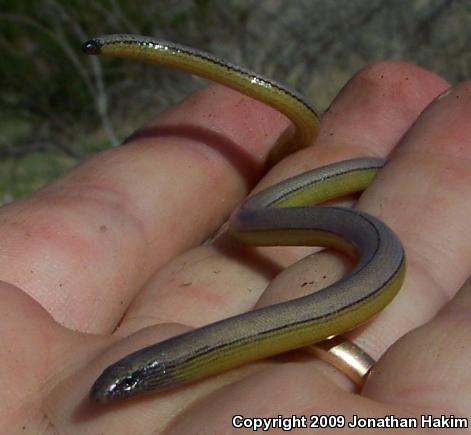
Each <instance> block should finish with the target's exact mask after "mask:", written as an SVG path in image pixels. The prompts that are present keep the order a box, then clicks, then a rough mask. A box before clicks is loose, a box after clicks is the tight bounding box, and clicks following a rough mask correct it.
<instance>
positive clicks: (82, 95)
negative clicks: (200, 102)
mask: <svg viewBox="0 0 471 435" xmlns="http://www.w3.org/2000/svg"><path fill="white" fill-rule="evenodd" d="M105 33H136V34H144V35H150V36H155V37H160V38H164V39H169V40H172V41H176V42H179V43H182V44H186V45H190V46H194V47H197V48H200V49H203V50H207V51H210V52H212V53H214V54H217V55H219V56H221V57H223V58H225V59H228V60H231V61H232V62H235V63H240V64H242V65H244V66H247V67H249V68H251V69H253V70H255V71H257V72H260V73H262V74H264V75H266V76H268V77H272V78H274V79H276V80H278V81H280V82H282V83H286V84H289V85H290V86H291V87H293V88H296V89H297V90H298V91H300V92H301V93H302V94H304V95H305V96H306V97H307V99H309V100H310V101H312V102H313V104H314V106H315V107H316V108H317V109H318V110H319V111H322V110H324V109H325V108H326V107H327V106H328V105H329V102H330V101H331V100H332V98H333V97H334V96H335V95H336V93H337V92H338V91H339V90H340V88H341V87H342V86H343V85H344V84H345V83H346V81H347V80H348V79H349V78H350V77H351V76H352V75H353V74H354V73H355V72H356V71H358V70H359V69H360V68H362V67H363V66H365V65H366V64H367V63H369V62H372V61H375V60H379V59H402V60H407V61H411V62H414V63H417V64H420V65H422V66H423V67H426V68H428V69H430V70H432V71H434V72H436V73H438V74H441V75H443V76H444V77H445V78H447V79H448V80H449V81H450V82H451V83H456V82H458V81H461V80H464V79H467V78H470V77H471V50H470V49H471V1H470V0H160V1H159V0H141V1H129V0H94V1H91V2H85V1H79V0H68V1H61V0H35V1H34V0H14V1H13V0H12V1H8V0H0V44H1V45H0V47H1V58H0V82H1V83H2V87H1V89H2V92H1V94H0V111H1V113H0V203H6V202H9V201H11V200H13V199H14V198H17V197H21V196H24V195H28V194H29V193H30V192H32V191H34V190H36V189H38V188H39V187H41V186H43V185H44V184H46V183H47V182H48V181H49V180H51V179H53V178H55V177H57V176H59V175H60V174H61V173H62V172H64V171H65V170H67V169H68V168H70V167H71V166H73V165H75V164H77V162H79V161H80V160H81V159H83V158H84V157H85V156H86V155H88V154H91V153H95V152H97V151H99V150H102V149H104V148H107V147H109V146H113V145H117V144H119V143H120V142H121V141H122V140H123V138H125V137H126V136H128V135H129V134H130V133H131V132H132V131H133V130H134V129H135V128H137V127H138V126H140V125H141V124H143V123H144V122H145V121H146V120H147V119H149V118H151V117H153V116H155V115H156V114H157V113H158V112H159V111H161V110H163V109H165V107H167V106H168V105H170V104H172V103H175V102H177V101H178V100H180V99H182V98H183V97H184V96H185V95H187V94H188V93H190V92H191V91H193V90H195V89H196V88H198V87H201V86H203V85H204V81H202V80H200V79H197V78H194V77H189V76H188V75H186V74H183V73H178V72H175V71H169V70H166V69H164V68H159V67H156V66H153V65H149V64H141V63H138V62H131V61H128V60H121V59H100V58H97V57H88V56H85V55H83V54H82V53H81V50H80V45H81V43H82V42H83V41H84V40H86V39H88V38H89V37H92V36H95V35H99V34H105Z"/></svg>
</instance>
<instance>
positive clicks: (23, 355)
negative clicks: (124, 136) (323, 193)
mask: <svg viewBox="0 0 471 435" xmlns="http://www.w3.org/2000/svg"><path fill="white" fill-rule="evenodd" d="M446 87H447V84H446V83H445V82H444V81H443V80H442V79H440V78H438V77H436V76H434V75H433V74H431V73H429V72H427V71H424V70H422V69H420V68H418V67H415V66H413V65H409V64H404V63H397V62H383V63H379V64H375V65H372V66H369V67H367V68H365V69H364V70H363V71H361V72H360V73H359V74H357V75H356V76H355V77H354V78H353V79H352V80H351V81H350V82H349V83H348V85H347V86H346V87H345V88H344V89H343V90H342V92H341V93H340V94H339V96H338V97H337V98H336V100H335V101H334V103H333V105H332V106H331V108H330V109H329V111H327V113H326V114H324V116H323V119H322V130H321V134H320V136H319V138H318V140H317V144H316V145H315V146H313V147H310V148H308V149H304V150H302V151H300V152H298V153H296V154H295V155H292V156H290V157H288V158H286V159H285V160H283V161H282V162H280V163H279V164H278V165H277V166H276V167H274V168H273V169H272V170H271V171H270V172H269V173H268V174H267V175H266V176H265V177H264V178H263V180H262V181H261V183H260V184H259V185H258V186H257V189H261V188H263V187H266V186H268V185H270V184H272V183H274V182H276V181H279V180H282V179H284V178H287V177H289V176H292V175H295V174H297V173H301V172H304V171H306V170H308V169H311V168H313V167H318V166H322V165H324V164H328V163H331V162H335V161H339V160H344V159H348V158H354V157H360V156H366V155H368V156H381V157H386V156H390V157H389V164H388V165H387V167H386V168H385V169H384V170H382V171H381V174H380V175H379V176H378V177H377V180H375V182H374V184H373V185H372V186H371V187H370V188H368V190H367V191H366V192H365V194H363V195H362V197H361V200H360V201H359V202H358V204H357V206H358V207H360V208H362V209H363V210H365V211H368V212H370V213H372V214H374V215H376V216H378V217H380V218H381V219H383V220H384V221H385V222H386V223H387V224H389V225H390V226H391V227H392V228H393V229H394V230H395V232H396V233H397V234H398V235H399V237H400V238H401V240H402V241H403V243H404V245H405V249H406V255H407V264H408V270H407V275H406V281H405V284H404V287H403V289H402V290H401V292H400V293H399V295H398V296H397V297H396V299H395V300H394V301H393V302H392V304H391V305H390V306H388V307H387V308H386V310H384V311H383V312H382V313H381V314H380V315H379V316H378V317H377V318H376V319H374V320H373V321H372V322H370V323H369V324H368V325H367V326H365V327H363V328H361V329H360V330H357V331H355V332H353V333H351V334H350V335H349V336H350V338H351V339H353V340H355V342H357V343H358V344H359V345H361V347H362V348H363V349H365V350H366V351H367V352H368V353H370V354H371V355H372V356H374V357H376V358H379V357H380V356H382V355H383V353H384V352H385V351H386V350H387V349H388V348H389V351H388V352H387V353H386V354H385V355H384V356H383V357H382V358H381V360H380V361H379V362H378V364H377V365H376V366H375V369H374V370H373V372H372V374H371V376H370V377H369V379H368V380H367V382H366V384H365V387H364V390H363V392H362V395H357V394H353V386H352V385H351V384H350V383H349V381H348V380H347V379H346V378H345V377H344V375H343V374H341V373H339V372H338V371H336V370H335V369H333V368H332V367H330V366H328V365H326V364H325V363H323V362H322V361H319V360H316V359H315V358H312V357H309V356H307V355H305V354H302V353H300V352H298V353H292V354H289V355H285V356H283V357H280V358H274V359H272V360H266V361H262V362H259V363H256V364H251V365H248V366H246V367H242V368H240V369H237V370H232V371H230V372H228V373H225V374H223V375H220V376H216V377H213V378H211V379H208V380H205V381H202V382H198V383H196V384H194V385H191V386H188V387H184V388H181V389H178V390H175V391H170V392H166V393H161V394H156V395H151V396H147V397H142V398H136V399H133V400H129V401H123V402H119V403H112V404H109V405H106V406H100V405H97V404H93V403H90V402H89V400H88V392H89V389H90V387H91V385H92V384H93V381H94V380H95V379H96V377H97V376H98V375H99V374H100V373H101V371H102V370H103V368H105V367H106V366H108V365H109V364H111V363H112V362H114V361H116V360H117V359H119V358H120V357H121V356H124V355H125V354H128V353H130V352H132V351H134V350H136V349H138V348H141V347H143V346H145V345H148V344H150V343H153V342H156V341H160V340H162V339H165V338H167V337H170V336H172V335H175V334H178V333H181V332H184V331H186V330H188V329H189V328H193V327H198V326H201V325H204V324H206V323H209V322H213V321H216V320H220V319H223V318H226V317H228V316H230V315H234V314H238V313H241V312H244V311H246V310H250V309H252V308H253V307H254V306H257V307H260V306H263V305H269V304H272V303H275V302H280V301H282V300H286V299H289V298H292V297H296V296H298V295H300V294H301V292H303V293H305V292H306V291H314V290H316V289H317V288H321V287H324V286H325V285H326V284H328V283H331V282H333V281H335V280H336V279H338V278H339V276H341V275H342V274H343V273H344V272H345V270H346V269H347V268H348V263H347V262H346V260H345V259H344V258H343V257H342V256H340V255H337V254H335V253H333V252H331V251H325V252H322V253H319V254H317V255H316V261H317V267H316V270H313V271H312V275H311V276H308V277H305V276H302V277H300V282H298V283H292V282H286V281H285V280H284V278H283V274H281V275H279V277H277V278H276V279H274V278H275V276H276V275H277V274H278V273H279V272H280V271H281V270H282V269H284V268H285V267H287V266H289V265H290V264H291V263H292V262H293V261H296V260H298V259H300V258H302V257H304V256H306V255H307V254H308V253H310V252H311V250H310V249H305V248H269V249H268V248H257V249H252V248H245V247H242V246H240V245H237V244H236V243H235V242H232V241H231V240H230V238H229V237H227V236H225V235H222V236H219V237H218V238H216V240H215V241H213V242H212V243H208V244H204V245H200V244H201V243H202V242H203V241H204V240H206V239H207V238H208V236H209V235H211V234H212V233H213V232H214V231H215V230H216V229H217V228H218V226H219V225H220V224H221V223H222V222H224V221H225V220H226V218H227V216H228V215H229V213H230V212H231V211H232V210H233V209H234V208H235V207H236V206H237V205H238V204H239V203H240V201H241V200H242V199H243V198H244V197H245V196H246V194H247V193H248V190H250V188H251V187H252V186H253V184H254V182H255V181H257V180H258V179H260V177H261V176H262V175H263V168H264V164H263V162H264V160H265V158H266V156H267V154H268V152H269V150H270V148H271V147H272V146H273V144H274V143H275V142H276V140H277V138H278V137H279V136H280V135H281V134H282V133H283V131H284V130H285V129H286V128H287V127H288V121H287V120H286V119H285V118H284V117H283V116H282V115H280V114H278V113H277V112H275V111H273V110H272V109H270V108H268V107H266V106H264V105H262V104H260V103H257V102H254V101H253V100H251V99H249V98H246V97H244V96H241V95H240V94H238V93H236V92H233V91H231V90H228V89H225V88H222V87H220V86H211V87H209V88H206V89H204V90H203V91H200V92H198V93H196V94H194V95H193V96H191V97H190V98H188V99H187V100H186V101H185V102H183V103H182V104H180V105H178V106H176V107H173V108H171V109H170V110H168V111H167V112H166V113H164V114H163V115H162V116H160V117H159V119H158V120H157V121H156V122H154V123H152V124H151V125H150V126H148V127H146V128H144V129H141V130H140V132H138V134H136V135H135V136H134V138H133V139H132V140H131V141H130V142H129V143H128V144H127V145H126V146H123V147H120V148H114V149H110V150H108V151H106V152H104V153H101V154H100V155H97V156H95V157H92V158H90V159H89V160H87V161H85V162H84V163H83V164H82V165H80V166H79V167H78V168H76V169H74V170H73V171H72V172H70V173H69V174H67V175H65V176H64V177H63V178H61V179H60V180H57V181H56V182H54V183H52V184H51V185H50V186H48V187H47V188H45V189H43V190H41V191H40V192H38V193H36V194H35V195H33V196H32V197H31V198H28V199H24V200H20V201H17V202H16V203H13V204H10V205H8V206H6V207H3V209H2V210H1V211H0V217H1V218H0V222H1V225H0V238H1V242H0V247H1V252H2V254H3V261H2V262H1V264H0V277H1V278H2V280H3V283H2V285H1V286H0V292H1V300H2V303H1V306H0V309H1V310H2V313H1V315H0V322H1V327H0V331H1V333H2V337H1V341H0V342H1V343H2V346H1V347H0V352H1V354H0V356H1V360H2V362H3V364H2V366H3V370H2V371H1V376H2V386H3V388H2V390H1V393H0V394H1V396H2V403H3V405H2V409H1V411H0V427H1V428H2V429H1V432H2V433H23V434H26V433H34V434H36V433H39V432H41V431H44V432H46V433H47V431H49V432H58V433H73V434H82V433H84V434H85V433H87V434H90V433H110V434H111V433H112V434H119V433H123V434H129V433H172V434H173V433H177V434H178V433H184V434H188V433H191V434H193V433H194V434H196V433H205V434H208V433H209V434H211V433H215V434H216V433H217V434H220V433H230V432H231V431H235V432H240V430H237V431H236V430H235V429H233V428H232V426H231V423H232V416H233V415H236V414H239V415H244V416H246V417H249V416H257V417H270V416H272V417H273V416H275V417H276V416H278V415H280V414H281V415H283V416H285V417H289V416H291V415H293V414H295V415H299V416H301V415H305V416H310V415H321V414H336V415H345V416H346V419H347V420H351V416H352V414H357V415H359V416H362V417H371V416H378V417H379V416H385V415H391V414H393V415H396V416H398V417H414V416H419V415H420V414H434V415H437V416H439V415H440V414H454V415H455V416H457V417H468V418H469V417H471V416H470V411H469V406H466V403H469V398H467V395H468V394H469V393H468V391H469V382H470V380H469V375H468V370H467V368H468V361H469V357H470V355H469V352H467V349H470V348H471V346H467V345H466V344H467V341H468V340H469V339H468V337H469V336H470V334H469V326H468V325H467V323H468V322H467V318H468V316H467V311H468V310H467V304H470V305H471V294H470V293H471V288H469V286H468V288H463V289H462V290H461V291H460V292H459V294H458V295H457V296H456V297H454V295H455V293H456V292H457V291H458V290H459V288H460V287H461V285H462V284H463V282H464V281H465V280H466V279H467V277H468V276H469V274H470V263H471V261H470V260H471V252H470V251H471V248H470V247H469V246H471V244H470V243H469V242H470V240H469V239H470V236H469V230H468V229H467V222H468V221H467V219H468V215H469V212H470V210H469V207H470V203H471V202H470V201H469V198H470V194H471V192H470V187H469V186H470V185H471V183H470V182H469V181H470V180H469V179H470V177H471V171H470V170H469V159H470V154H471V147H470V146H468V144H469V143H470V139H471V127H469V122H468V118H469V113H470V109H471V87H470V85H469V83H464V84H461V85H459V86H457V87H455V88H454V89H453V90H452V91H451V93H450V94H449V95H447V96H445V97H443V98H440V99H437V100H435V101H433V102H432V104H431V105H430V107H428V108H427V110H426V111H425V112H424V113H422V114H421V115H420V116H419V114H420V112H421V111H422V110H423V109H424V108H425V107H426V106H427V105H428V104H429V103H430V102H431V101H432V99H433V98H434V97H435V96H436V95H438V94H439V93H440V92H442V91H444V90H445V89H446ZM403 136H404V137H403ZM401 138H402V139H401ZM198 245H200V246H198ZM271 281H273V283H272V284H271V285H270V287H269V288H268V289H267V290H266V291H265V287H266V286H267V285H268V284H269V283H270V282H271ZM311 281H312V282H313V283H312V284H311V285H308V286H302V283H303V282H311ZM28 295H30V296H28ZM450 300H451V302H449V301H450ZM35 301H38V302H39V303H40V304H41V305H42V306H43V307H45V309H43V308H41V307H40V305H39V304H38V303H37V302H35ZM46 310H47V311H48V312H49V313H51V315H52V316H53V317H54V318H55V319H56V321H57V322H59V323H57V322H56V321H55V320H53V318H52V317H51V316H50V315H49V314H48V313H47V311H46ZM439 310H441V311H440V313H439V314H438V315H437V312H438V311H439ZM432 318H433V320H432V321H430V322H429V323H427V324H426V325H425V326H422V327H421V328H420V329H415V328H417V327H418V326H420V325H423V324H424V323H426V322H428V321H429V320H430V319H432ZM61 324H62V325H65V326H61ZM68 328H71V329H73V330H75V331H83V332H74V331H72V330H71V329H68ZM409 331H412V332H411V333H410V334H408V335H407V336H406V337H403V338H401V339H400V337H401V336H403V335H404V334H405V333H407V332H409ZM91 333H96V334H100V335H92V334H91ZM267 393H268V394H267ZM307 423H308V424H309V420H308V422H307ZM304 432H305V430H299V433H304ZM294 433H296V431H294Z"/></svg>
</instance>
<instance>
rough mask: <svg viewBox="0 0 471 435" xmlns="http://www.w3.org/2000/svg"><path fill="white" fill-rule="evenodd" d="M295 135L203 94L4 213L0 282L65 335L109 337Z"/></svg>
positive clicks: (239, 99) (225, 92)
mask: <svg viewBox="0 0 471 435" xmlns="http://www.w3.org/2000/svg"><path fill="white" fill-rule="evenodd" d="M236 126H237V128H236ZM287 127H288V121H287V120H286V119H285V118H284V117H283V116H282V115H280V114H279V113H278V112H276V111H274V110H273V109H271V108H269V107H267V106H265V105H263V104H261V103H258V102H255V101H253V100H252V99H249V98H246V97H244V96H242V95H240V94H239V93H236V92H234V91H231V90H229V89H226V88H223V87H221V86H212V87H210V88H207V89H205V90H203V91H201V92H199V93H197V94H195V95H194V96H192V97H190V98H188V99H187V100H185V101H184V102H183V103H182V104H181V105H179V106H178V107H176V108H173V109H171V110H169V111H168V112H167V113H165V114H164V115H163V116H162V117H161V118H160V119H159V120H158V121H157V122H155V123H153V124H151V125H150V126H149V127H147V128H146V129H144V130H143V131H141V132H140V133H139V134H137V135H135V137H134V139H132V140H131V141H129V142H128V143H127V145H126V146H122V147H119V148H114V149H111V150H108V151H105V152H103V153H101V154H98V155H96V156H94V157H92V158H90V159H88V160H87V161H85V162H84V163H83V164H81V165H80V166H79V167H77V168H76V169H74V170H73V171H71V172H70V173H69V174H67V175H65V176H64V177H63V178H61V179H60V180H57V181H56V182H55V183H53V184H51V185H50V186H48V187H46V188H45V189H43V190H41V191H40V192H38V193H36V194H35V195H33V196H32V197H31V198H28V199H24V200H22V201H17V202H16V203H13V204H11V205H9V206H7V207H4V208H3V209H2V210H1V211H0V240H1V243H0V246H1V251H0V252H1V255H2V257H1V258H2V260H3V261H0V277H1V278H2V279H3V280H5V281H7V282H10V283H13V284H15V285H17V286H18V287H20V288H22V289H24V291H26V292H27V293H28V294H30V295H32V296H33V297H34V298H35V299H36V300H37V301H39V302H40V303H41V304H42V305H43V306H44V307H45V308H46V309H47V310H48V311H49V312H50V313H51V314H52V315H53V316H54V318H55V319H57V320H58V321H59V322H61V323H62V324H64V325H67V326H69V327H71V328H74V329H80V330H85V331H101V332H104V331H109V330H111V329H113V328H114V327H115V325H116V323H117V321H118V319H119V318H120V317H121V316H122V313H123V312H124V310H125V309H126V306H127V304H128V302H129V301H130V300H131V299H132V297H133V295H134V294H135V293H136V292H137V291H138V289H139V288H140V287H141V286H142V285H143V283H144V282H145V281H146V280H147V279H148V277H149V276H150V274H151V273H152V272H153V271H155V270H156V269H157V268H158V267H160V266H161V265H162V264H163V263H165V262H167V261H168V260H169V259H170V258H172V257H173V256H174V255H175V254H176V253H178V252H181V251H183V250H184V249H186V248H188V247H189V246H193V245H195V244H198V243H200V242H201V241H202V240H204V239H205V238H206V237H207V235H208V234H210V233H211V232H213V231H214V230H215V229H216V228H217V227H218V226H219V225H220V224H221V222H223V221H224V220H225V219H226V218H227V216H228V214H229V213H230V211H231V210H232V209H233V208H234V206H235V204H236V203H237V202H239V201H240V200H241V198H242V197H243V196H244V195H246V192H247V188H248V185H250V184H251V183H252V181H253V180H254V179H256V178H257V177H258V176H260V174H261V173H262V172H263V162H264V159H265V157H266V156H267V154H268V152H269V150H270V148H271V147H272V145H273V143H275V142H276V140H277V137H278V136H279V135H280V134H282V132H283V131H284V130H285V129H286V128H287ZM242 156H243V158H242Z"/></svg>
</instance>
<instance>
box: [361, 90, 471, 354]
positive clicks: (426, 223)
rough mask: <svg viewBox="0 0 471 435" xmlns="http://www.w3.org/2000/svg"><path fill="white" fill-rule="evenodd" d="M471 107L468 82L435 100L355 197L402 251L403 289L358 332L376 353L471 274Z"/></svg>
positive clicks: (436, 306)
mask: <svg viewBox="0 0 471 435" xmlns="http://www.w3.org/2000/svg"><path fill="white" fill-rule="evenodd" d="M470 110H471V92H470V86H469V83H462V84H460V85H458V86H456V87H454V88H452V89H451V90H450V92H448V93H447V94H446V95H443V96H441V97H440V98H438V99H436V100H435V101H434V102H433V103H432V104H431V105H430V106H429V107H428V108H427V109H426V110H425V111H424V112H423V113H422V114H421V116H420V117H419V119H418V120H417V122H416V123H415V124H414V126H413V127H412V128H411V130H410V131H409V132H408V133H407V135H406V136H405V137H404V139H403V140H402V141H401V144H400V146H399V147H398V148H397V150H396V152H395V154H394V156H393V159H392V160H391V162H390V164H389V165H388V166H387V168H386V170H385V171H384V172H382V173H381V175H380V179H379V180H378V181H379V182H378V183H375V184H374V185H373V186H372V189H369V190H368V191H367V192H366V195H364V196H363V197H362V199H361V201H360V204H359V206H360V207H362V208H363V209H365V210H366V211H369V212H371V213H372V214H374V215H377V216H379V217H380V218H381V219H384V220H385V221H386V223H388V224H390V225H391V227H392V228H393V229H394V230H395V231H396V232H397V233H398V235H399V237H400V238H401V240H402V241H403V243H404V246H405V250H406V262H407V273H406V280H405V283H404V286H403V288H402V289H401V291H400V293H399V295H398V296H397V297H396V298H395V299H394V300H393V302H392V303H391V304H390V305H389V306H388V307H387V308H386V309H385V310H384V312H382V313H381V315H380V316H379V317H378V319H377V321H375V322H371V323H370V324H368V325H367V327H366V328H365V329H364V330H363V331H362V332H361V333H360V336H359V337H358V338H359V340H360V341H361V345H362V347H363V348H365V349H366V350H367V352H369V353H371V354H372V355H373V356H374V357H376V358H377V357H379V356H380V355H381V354H382V352H384V350H386V349H387V347H388V346H389V345H390V344H391V343H393V342H394V341H396V340H397V339H398V338H399V337H400V336H401V335H403V334H405V333H406V332H408V331H409V330H411V329H412V328H414V327H417V326H419V325H422V324H423V323H424V322H426V321H428V320H429V319H430V318H431V317H433V316H434V315H435V313H436V312H437V311H438V310H439V309H440V308H441V307H442V306H443V305H444V304H445V303H446V302H447V301H448V300H449V299H450V298H451V297H452V296H453V295H454V294H455V293H456V292H457V291H458V289H459V288H460V287H461V285H462V284H463V283H464V281H465V280H466V279H467V277H468V276H469V274H470V272H471V248H470V246H471V245H470V241H471V239H470V237H469V236H468V234H469V232H468V231H467V228H468V222H469V213H470V212H471V208H470V207H471V187H470V186H471V178H470V177H471V173H470V172H469V160H470V159H471V148H470V147H469V146H466V145H465V144H467V143H470V141H471V128H470V127H469V122H468V119H469V113H470Z"/></svg>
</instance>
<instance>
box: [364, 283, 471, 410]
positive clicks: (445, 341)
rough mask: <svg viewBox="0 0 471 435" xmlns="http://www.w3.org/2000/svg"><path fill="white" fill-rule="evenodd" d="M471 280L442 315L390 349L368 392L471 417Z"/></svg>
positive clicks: (405, 403)
mask: <svg viewBox="0 0 471 435" xmlns="http://www.w3.org/2000/svg"><path fill="white" fill-rule="evenodd" d="M470 310H471V280H468V281H467V283H466V285H464V286H463V288H462V289H461V290H460V292H459V293H458V294H457V296H456V297H455V298H454V299H453V300H452V301H451V302H450V303H449V304H448V305H446V306H445V307H444V309H442V310H441V311H440V312H439V314H438V315H437V316H436V317H435V318H434V319H433V320H431V321H430V322H428V323H427V324H425V325H423V326H422V327H420V328H418V329H416V330H414V331H412V332H410V333H409V334H407V335H406V336H405V337H403V338H402V339H400V340H399V341H398V342H397V343H395V344H394V345H393V346H392V347H391V348H390V349H389V350H388V352H386V354H385V355H384V357H383V358H381V360H380V362H379V363H378V365H377V366H376V367H375V369H374V370H373V372H372V373H371V376H370V378H369V379H368V382H367V384H366V385H365V389H364V391H363V394H364V395H365V396H367V397H370V398H373V399H375V400H380V401H387V402H388V403H392V404H394V403H397V404H401V405H405V406H410V407H411V408H417V407H421V408H422V409H424V410H429V411H431V410H437V409H440V411H441V412H440V414H454V415H455V416H456V417H466V418H468V419H469V418H471V412H470V408H469V385H470V382H471V378H470V374H469V359H470V357H471V350H470V349H471V321H470V318H469V312H470Z"/></svg>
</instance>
